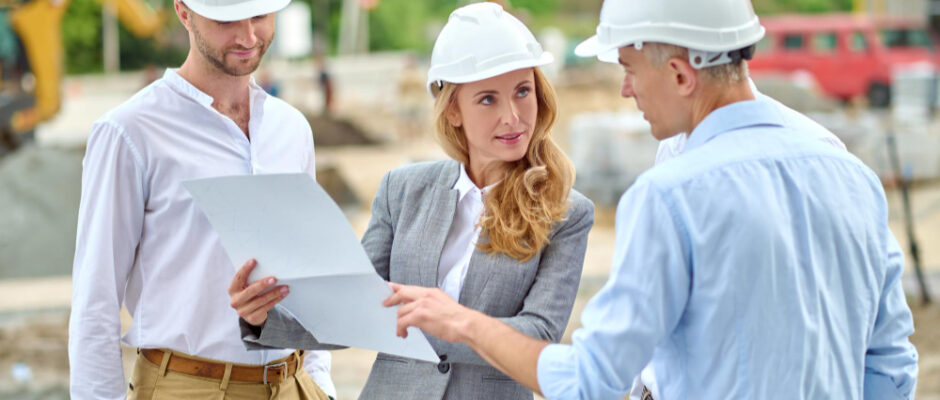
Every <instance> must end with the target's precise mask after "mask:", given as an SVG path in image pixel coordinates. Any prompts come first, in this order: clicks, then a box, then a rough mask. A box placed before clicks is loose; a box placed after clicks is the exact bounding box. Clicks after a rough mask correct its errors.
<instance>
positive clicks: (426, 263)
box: [419, 163, 460, 287]
mask: <svg viewBox="0 0 940 400" xmlns="http://www.w3.org/2000/svg"><path fill="white" fill-rule="evenodd" d="M459 168H460V164H459V163H448V164H447V165H446V166H444V168H442V169H441V175H440V177H439V178H438V180H437V182H436V183H435V185H434V194H433V195H432V196H431V203H430V204H429V205H428V206H429V209H428V210H427V213H428V215H427V223H426V224H425V225H424V226H425V230H424V235H423V236H424V240H423V242H424V243H426V244H427V247H426V248H425V250H426V251H422V252H420V254H422V255H423V256H424V258H425V259H424V260H422V261H423V262H421V263H420V264H419V265H421V266H422V267H421V271H420V272H419V275H420V278H421V286H425V287H437V269H438V265H440V263H441V253H443V251H444V242H445V241H446V240H447V233H448V232H450V226H451V225H452V224H453V222H454V214H455V213H456V212H457V197H458V195H459V193H458V191H457V190H456V189H454V183H456V182H457V178H458V177H459V176H460V169H459Z"/></svg>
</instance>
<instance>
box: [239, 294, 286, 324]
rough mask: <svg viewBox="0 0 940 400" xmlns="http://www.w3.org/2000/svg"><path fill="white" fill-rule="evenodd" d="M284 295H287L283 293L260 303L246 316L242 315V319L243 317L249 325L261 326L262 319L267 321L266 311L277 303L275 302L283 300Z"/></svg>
mask: <svg viewBox="0 0 940 400" xmlns="http://www.w3.org/2000/svg"><path fill="white" fill-rule="evenodd" d="M285 296H287V295H286V294H285V295H283V296H277V297H275V298H274V299H272V300H271V301H269V302H267V303H265V304H262V305H261V306H260V307H258V308H257V309H256V310H255V311H254V312H252V313H250V314H248V315H247V316H244V317H242V319H244V320H245V321H247V322H248V323H249V324H251V325H254V326H261V325H262V324H264V321H267V319H268V312H269V311H271V309H272V308H274V306H275V305H277V303H279V302H280V301H281V300H283V299H284V297H285Z"/></svg>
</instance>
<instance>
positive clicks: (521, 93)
mask: <svg viewBox="0 0 940 400" xmlns="http://www.w3.org/2000/svg"><path fill="white" fill-rule="evenodd" d="M528 95H529V88H520V89H519V91H518V92H516V97H518V98H523V97H526V96H528Z"/></svg>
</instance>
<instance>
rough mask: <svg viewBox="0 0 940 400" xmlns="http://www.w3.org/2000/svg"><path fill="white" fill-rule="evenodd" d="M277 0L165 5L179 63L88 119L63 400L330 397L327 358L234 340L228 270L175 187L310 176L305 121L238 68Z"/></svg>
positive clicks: (256, 47) (251, 56)
mask: <svg viewBox="0 0 940 400" xmlns="http://www.w3.org/2000/svg"><path fill="white" fill-rule="evenodd" d="M289 2H290V0H182V1H180V0H177V1H176V2H175V7H176V14H177V16H178V17H179V20H180V22H182V24H183V25H184V26H185V27H186V29H187V30H188V31H189V39H190V51H189V55H188V56H187V58H186V61H185V62H184V63H183V65H182V66H181V67H180V68H179V69H178V70H172V69H171V70H167V71H166V73H165V74H164V76H163V78H162V79H160V80H158V81H156V82H155V83H153V84H151V85H149V86H148V87H146V88H145V89H143V90H142V91H141V92H139V93H137V94H136V95H135V96H134V97H133V98H132V99H130V100H129V101H128V102H126V103H124V104H123V105H121V106H120V107H118V108H116V109H114V110H112V111H111V112H109V113H108V114H106V115H105V116H103V117H102V118H101V119H100V120H99V121H98V122H97V123H96V124H95V125H94V128H93V129H92V132H91V134H90V135H89V138H88V147H87V152H86V155H85V160H84V171H83V176H82V202H81V208H80V212H79V221H78V237H77V244H76V253H75V264H74V271H73V283H74V294H73V300H72V315H71V320H70V323H69V361H70V364H71V394H72V398H73V399H122V398H124V397H125V396H128V397H130V398H150V397H151V396H153V395H156V396H157V397H161V396H163V397H170V398H187V399H194V398H212V399H218V398H226V399H229V398H239V399H240V398H245V399H250V398H257V399H262V398H263V399H268V398H271V396H273V395H276V396H277V398H280V399H325V398H327V395H326V394H325V393H324V390H325V391H326V392H328V393H330V394H333V393H334V389H333V387H332V382H331V381H330V376H329V370H330V357H329V353H325V352H310V353H307V354H302V353H300V352H294V351H291V350H282V351H257V352H254V351H253V352H249V351H247V350H246V349H245V347H244V345H243V344H242V341H241V334H240V330H239V326H238V315H237V314H235V312H234V310H232V309H231V308H230V307H229V305H228V302H229V300H228V296H227V290H228V283H229V282H230V281H231V280H232V277H233V276H234V272H235V271H234V268H233V266H232V264H231V261H230V260H229V259H228V256H227V255H226V254H225V251H224V250H223V248H222V246H221V244H220V242H219V238H218V236H217V235H216V234H215V232H214V231H213V229H212V227H211V226H210V225H209V222H208V220H207V219H206V218H205V217H204V216H203V214H202V212H201V211H200V210H199V209H198V208H197V207H196V206H195V204H194V203H193V200H192V198H191V197H190V196H189V193H188V192H187V191H186V190H185V189H184V188H183V186H182V182H183V181H186V180H189V179H198V178H207V177H213V176H223V175H244V174H266V173H288V172H294V173H296V172H306V173H309V174H310V175H311V176H313V175H314V166H315V163H314V153H313V138H312V135H311V131H310V126H309V125H308V123H307V122H306V119H305V118H304V117H303V115H301V113H300V112H298V111H297V110H296V109H294V108H293V107H291V106H290V105H288V104H287V103H284V102H283V101H281V100H278V99H277V98H274V97H270V96H268V95H267V94H265V93H264V91H263V90H262V89H261V88H260V87H259V86H258V85H256V84H255V83H254V81H253V80H252V78H251V76H250V74H251V73H252V72H254V71H255V69H257V67H258V64H259V63H260V62H261V58H262V57H263V55H264V53H265V51H266V50H267V49H268V46H269V45H270V44H271V40H272V39H273V37H274V24H275V16H274V13H275V12H277V11H278V10H281V9H283V8H284V7H286V6H287V4H288V3H289ZM122 304H123V305H124V306H125V307H126V308H127V310H128V311H129V312H130V314H131V316H132V317H133V323H132V325H131V327H130V330H129V331H128V332H127V334H126V335H124V337H123V342H124V343H125V344H127V345H128V346H133V347H137V348H139V349H140V351H139V356H138V358H137V361H136V364H135V367H134V373H133V376H132V377H131V378H130V382H129V383H127V382H126V381H125V379H124V375H123V369H122V363H121V346H120V343H119V340H120V331H121V323H120V314H119V313H120V309H121V305H122ZM305 370H306V371H309V374H308V373H307V372H305ZM311 375H313V377H314V379H315V380H316V382H318V383H319V387H318V385H317V384H316V383H314V380H312V379H311ZM321 387H322V388H323V390H321V389H320V388H321Z"/></svg>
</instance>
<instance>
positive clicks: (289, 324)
mask: <svg viewBox="0 0 940 400" xmlns="http://www.w3.org/2000/svg"><path fill="white" fill-rule="evenodd" d="M238 325H239V327H240V328H241V334H242V343H244V344H245V347H246V348H247V349H248V350H265V349H299V350H338V349H345V348H346V346H338V345H333V344H326V343H320V341H318V340H317V338H315V337H313V335H311V334H310V332H308V331H307V330H306V329H304V327H303V325H301V324H300V323H299V322H297V320H296V319H294V317H293V316H291V315H290V314H288V313H286V312H283V311H281V310H279V309H278V308H277V307H275V308H272V309H271V311H269V312H268V319H267V320H266V321H265V322H264V326H261V327H257V326H252V325H250V324H249V323H248V322H246V321H245V320H244V319H242V318H239V319H238Z"/></svg>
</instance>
